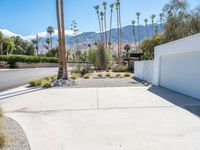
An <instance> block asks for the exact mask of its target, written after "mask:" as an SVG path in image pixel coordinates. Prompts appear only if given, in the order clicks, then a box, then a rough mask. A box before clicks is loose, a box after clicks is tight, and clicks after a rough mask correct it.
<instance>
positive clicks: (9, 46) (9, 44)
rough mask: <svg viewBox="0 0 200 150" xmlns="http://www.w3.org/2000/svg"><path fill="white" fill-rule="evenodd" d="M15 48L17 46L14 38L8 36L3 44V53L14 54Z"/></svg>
mask: <svg viewBox="0 0 200 150" xmlns="http://www.w3.org/2000/svg"><path fill="white" fill-rule="evenodd" d="M14 48H15V44H14V42H13V40H12V38H7V39H5V40H4V44H3V54H4V55H8V54H12V52H13V50H14Z"/></svg>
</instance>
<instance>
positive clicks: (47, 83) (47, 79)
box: [29, 76, 56, 88]
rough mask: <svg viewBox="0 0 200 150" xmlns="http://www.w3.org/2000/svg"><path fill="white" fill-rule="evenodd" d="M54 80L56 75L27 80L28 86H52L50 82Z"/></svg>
mask: <svg viewBox="0 0 200 150" xmlns="http://www.w3.org/2000/svg"><path fill="white" fill-rule="evenodd" d="M54 80H56V76H49V77H45V78H41V79H36V80H32V81H30V82H29V85H30V87H36V86H41V87H45V88H47V87H52V84H51V82H52V81H54Z"/></svg>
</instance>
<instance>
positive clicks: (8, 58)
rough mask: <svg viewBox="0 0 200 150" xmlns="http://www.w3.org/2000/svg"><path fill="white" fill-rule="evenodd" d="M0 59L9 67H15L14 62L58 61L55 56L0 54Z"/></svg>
mask: <svg viewBox="0 0 200 150" xmlns="http://www.w3.org/2000/svg"><path fill="white" fill-rule="evenodd" d="M0 61H5V62H7V63H8V64H9V66H10V68H15V67H16V63H18V62H21V63H58V58H56V57H37V56H26V55H0Z"/></svg>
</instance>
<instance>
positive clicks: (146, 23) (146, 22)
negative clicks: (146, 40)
mask: <svg viewBox="0 0 200 150" xmlns="http://www.w3.org/2000/svg"><path fill="white" fill-rule="evenodd" d="M144 23H145V27H146V32H147V37H149V31H148V19H144Z"/></svg>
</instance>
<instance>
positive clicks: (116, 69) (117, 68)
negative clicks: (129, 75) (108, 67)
mask: <svg viewBox="0 0 200 150" xmlns="http://www.w3.org/2000/svg"><path fill="white" fill-rule="evenodd" d="M112 71H113V72H126V71H128V66H121V65H117V66H115V67H112Z"/></svg>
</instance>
